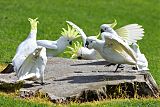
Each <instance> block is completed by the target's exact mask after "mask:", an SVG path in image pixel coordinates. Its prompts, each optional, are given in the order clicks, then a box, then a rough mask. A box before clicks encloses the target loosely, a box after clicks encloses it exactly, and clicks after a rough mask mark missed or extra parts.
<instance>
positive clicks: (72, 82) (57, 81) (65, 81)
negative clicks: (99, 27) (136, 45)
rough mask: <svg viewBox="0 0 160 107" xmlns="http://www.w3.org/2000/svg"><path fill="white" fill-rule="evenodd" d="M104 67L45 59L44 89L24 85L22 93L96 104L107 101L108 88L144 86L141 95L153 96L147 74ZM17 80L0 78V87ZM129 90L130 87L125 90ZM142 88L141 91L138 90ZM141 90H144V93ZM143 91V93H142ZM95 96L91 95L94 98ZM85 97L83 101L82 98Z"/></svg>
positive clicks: (11, 76) (129, 68)
mask: <svg viewBox="0 0 160 107" xmlns="http://www.w3.org/2000/svg"><path fill="white" fill-rule="evenodd" d="M107 64H108V63H107V62H106V61H104V60H74V59H65V58H56V57H55V58H49V59H48V62H47V66H46V69H45V78H44V79H45V85H40V84H39V81H37V82H29V81H25V84H24V85H23V88H21V89H20V91H22V92H25V91H26V92H27V91H28V92H29V91H31V92H33V93H35V92H37V90H38V91H40V92H43V93H46V94H47V95H48V96H49V97H50V99H51V100H52V101H56V100H57V99H63V100H74V101H75V100H76V99H77V100H84V101H90V97H87V98H86V97H85V95H86V94H87V96H90V95H94V96H91V97H95V96H97V97H96V98H93V99H91V100H99V99H102V97H103V98H107V96H108V95H107V90H109V89H111V88H108V86H112V87H113V86H117V85H119V84H121V85H122V84H125V83H127V84H128V83H129V84H130V85H132V84H133V88H134V84H135V83H142V84H143V83H144V84H143V85H144V87H145V88H146V87H148V90H149V91H148V90H144V92H140V94H141V93H147V94H146V95H150V96H157V93H158V89H157V84H156V82H155V81H154V79H153V77H152V76H151V75H150V73H149V72H148V71H142V72H138V71H137V70H133V67H135V66H133V65H124V68H119V69H118V71H117V72H114V71H115V69H116V67H117V65H115V66H113V65H111V66H105V65H107ZM16 80H17V78H16V75H15V73H9V74H0V83H3V82H2V81H6V82H7V83H14V82H15V81H16ZM129 87H131V86H129ZM142 88H143V87H142ZM145 88H144V89H145ZM146 91H147V92H146ZM94 93H95V94H94ZM83 97H85V98H83Z"/></svg>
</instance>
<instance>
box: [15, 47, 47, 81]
mask: <svg viewBox="0 0 160 107" xmlns="http://www.w3.org/2000/svg"><path fill="white" fill-rule="evenodd" d="M46 62H47V57H46V49H45V48H44V47H43V48H37V49H36V50H35V51H34V52H33V53H31V54H30V55H29V56H28V57H27V58H26V60H25V61H24V63H23V64H22V66H21V67H20V69H19V71H18V73H17V77H18V79H19V80H25V79H38V78H41V81H42V82H43V78H44V69H45V66H46Z"/></svg>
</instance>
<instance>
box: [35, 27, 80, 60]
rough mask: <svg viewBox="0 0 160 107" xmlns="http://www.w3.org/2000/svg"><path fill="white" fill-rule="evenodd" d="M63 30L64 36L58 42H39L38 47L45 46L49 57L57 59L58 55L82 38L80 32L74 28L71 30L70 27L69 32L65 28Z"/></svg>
mask: <svg viewBox="0 0 160 107" xmlns="http://www.w3.org/2000/svg"><path fill="white" fill-rule="evenodd" d="M62 29H63V32H62V33H61V34H62V36H61V37H60V38H59V39H58V40H56V41H51V40H37V44H38V46H43V47H45V48H46V52H47V53H46V54H47V57H55V56H57V55H58V54H60V53H62V52H63V51H64V50H65V49H66V47H67V46H68V45H72V41H73V40H74V39H76V38H78V37H79V36H80V35H79V34H78V32H77V31H76V30H75V29H74V28H71V27H70V26H69V25H68V30H66V29H64V28H62Z"/></svg>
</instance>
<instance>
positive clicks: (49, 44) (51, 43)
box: [37, 40, 57, 49]
mask: <svg viewBox="0 0 160 107" xmlns="http://www.w3.org/2000/svg"><path fill="white" fill-rule="evenodd" d="M37 44H38V46H43V47H45V48H48V49H57V41H50V40H37Z"/></svg>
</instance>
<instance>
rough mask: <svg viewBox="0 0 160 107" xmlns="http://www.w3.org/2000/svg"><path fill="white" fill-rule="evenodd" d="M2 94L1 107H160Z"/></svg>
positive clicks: (146, 101) (147, 101) (138, 101)
mask: <svg viewBox="0 0 160 107" xmlns="http://www.w3.org/2000/svg"><path fill="white" fill-rule="evenodd" d="M1 94H2V93H0V105H1V107H10V106H12V107H21V106H22V105H23V107H90V106H92V107H159V105H160V99H153V98H149V99H130V100H129V99H112V100H109V101H100V102H97V101H94V102H87V103H81V104H80V103H70V104H53V103H51V102H46V101H45V100H43V99H38V100H35V99H19V98H14V97H13V96H8V95H6V94H2V95H1Z"/></svg>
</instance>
